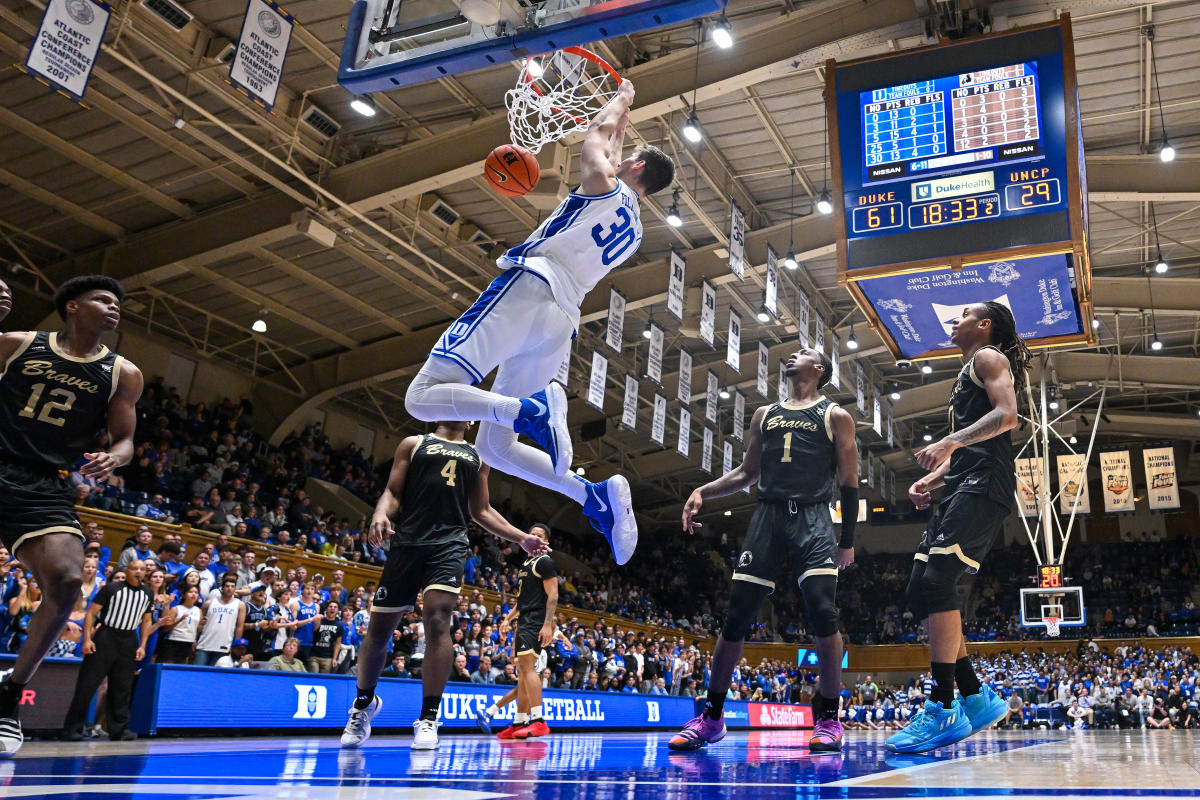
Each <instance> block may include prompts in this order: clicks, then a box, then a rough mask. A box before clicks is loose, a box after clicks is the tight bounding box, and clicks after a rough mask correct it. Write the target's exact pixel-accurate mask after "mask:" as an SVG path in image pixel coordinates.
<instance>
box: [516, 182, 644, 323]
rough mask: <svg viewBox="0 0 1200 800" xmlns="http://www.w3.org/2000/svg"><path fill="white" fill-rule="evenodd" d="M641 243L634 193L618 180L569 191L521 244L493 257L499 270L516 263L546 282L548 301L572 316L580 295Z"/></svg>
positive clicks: (581, 300)
mask: <svg viewBox="0 0 1200 800" xmlns="http://www.w3.org/2000/svg"><path fill="white" fill-rule="evenodd" d="M641 243H642V216H641V208H640V206H639V205H638V195H637V192H635V191H634V190H633V189H631V188H630V187H629V186H628V185H626V184H625V183H623V182H622V181H620V180H618V181H617V187H616V188H615V189H613V190H612V191H611V192H607V193H606V194H599V195H585V194H579V193H578V192H571V193H570V194H569V195H567V198H566V199H565V200H563V201H562V202H561V203H559V204H558V208H556V209H554V213H552V214H551V215H550V216H549V217H547V218H546V220H545V221H544V222H543V223H542V224H541V225H539V226H538V227H537V230H535V231H534V232H533V233H531V234H530V235H529V238H528V239H526V240H525V242H524V243H523V244H520V245H517V246H516V247H513V248H511V249H509V250H508V251H506V252H505V253H504V255H502V256H500V258H499V259H497V261H496V263H497V265H499V267H500V268H501V269H509V268H511V267H513V266H514V265H515V266H518V267H522V268H524V269H527V270H529V271H530V272H533V273H536V274H537V275H539V276H541V277H542V278H543V279H544V280H545V281H546V283H548V284H549V285H550V291H551V292H553V293H554V299H555V300H557V301H558V303H559V305H561V306H562V307H563V308H564V309H565V310H566V311H567V312H568V313H569V314H571V315H572V316H573V317H574V318H575V319H578V316H579V306H580V305H582V304H583V298H584V297H585V296H586V295H587V293H588V292H590V291H591V290H592V289H593V288H594V287H595V286H596V284H597V283H599V282H600V281H601V279H603V278H604V276H605V275H607V274H608V273H609V272H611V271H612V270H614V269H616V268H617V267H619V266H620V265H621V264H622V263H624V262H625V261H626V260H627V259H628V258H629V257H630V256H632V255H633V254H634V253H636V252H637V249H638V247H639V246H640V245H641Z"/></svg>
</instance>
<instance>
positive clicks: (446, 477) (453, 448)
mask: <svg viewBox="0 0 1200 800" xmlns="http://www.w3.org/2000/svg"><path fill="white" fill-rule="evenodd" d="M478 476H479V453H477V452H476V451H475V447H474V445H472V444H471V443H470V442H452V441H450V440H448V439H439V438H438V437H437V436H434V435H432V434H429V435H426V436H422V437H421V438H420V440H419V441H418V442H417V446H416V447H415V448H414V449H413V452H412V456H411V457H410V459H409V464H408V473H407V474H406V475H405V478H404V496H403V497H402V498H400V524H399V525H397V526H396V536H395V538H394V539H393V542H395V543H397V544H405V545H417V544H448V543H450V542H461V543H462V544H467V521H468V520H469V518H470V516H471V512H470V507H469V501H470V498H471V490H472V489H473V488H474V486H475V481H476V479H477V478H478Z"/></svg>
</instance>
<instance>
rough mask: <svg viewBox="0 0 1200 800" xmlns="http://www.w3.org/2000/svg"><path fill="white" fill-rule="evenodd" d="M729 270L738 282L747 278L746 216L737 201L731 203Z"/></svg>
mask: <svg viewBox="0 0 1200 800" xmlns="http://www.w3.org/2000/svg"><path fill="white" fill-rule="evenodd" d="M729 269H730V270H731V271H732V272H733V274H734V275H737V276H738V280H743V279H744V278H745V277H746V215H745V213H743V212H742V207H741V206H739V205H738V204H737V200H730V201H729Z"/></svg>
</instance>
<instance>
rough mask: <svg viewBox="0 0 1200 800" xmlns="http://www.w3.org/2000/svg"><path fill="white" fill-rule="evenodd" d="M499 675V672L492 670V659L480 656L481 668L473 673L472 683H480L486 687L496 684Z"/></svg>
mask: <svg viewBox="0 0 1200 800" xmlns="http://www.w3.org/2000/svg"><path fill="white" fill-rule="evenodd" d="M497 674H498V672H497V670H495V669H493V668H492V659H490V658H488V657H487V656H480V657H479V667H478V668H477V669H476V670H475V671H474V672H472V673H471V683H478V684H481V685H484V686H488V685H491V684H494V683H495V682H496V677H497Z"/></svg>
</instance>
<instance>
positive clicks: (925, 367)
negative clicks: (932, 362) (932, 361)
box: [921, 364, 933, 375]
mask: <svg viewBox="0 0 1200 800" xmlns="http://www.w3.org/2000/svg"><path fill="white" fill-rule="evenodd" d="M921 372H922V374H924V375H929V374H930V373H932V372H933V367H931V366H929V365H928V364H922V365H921Z"/></svg>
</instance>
